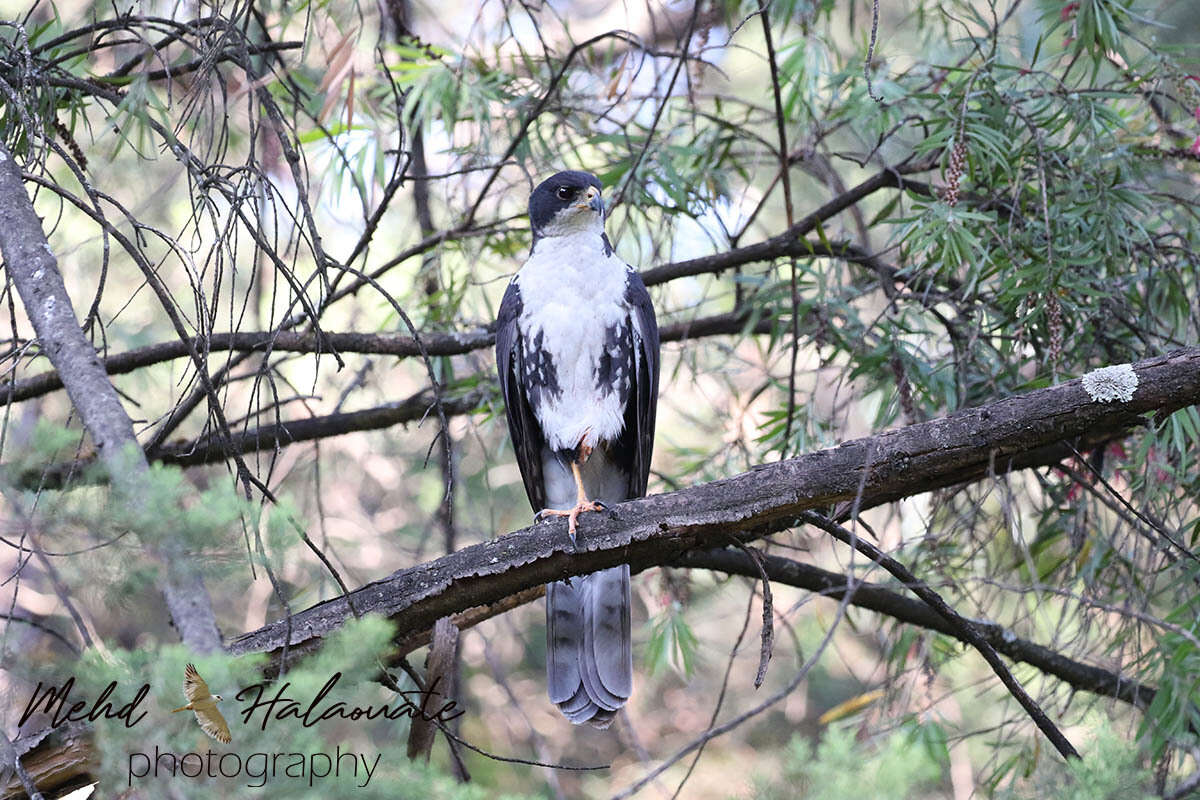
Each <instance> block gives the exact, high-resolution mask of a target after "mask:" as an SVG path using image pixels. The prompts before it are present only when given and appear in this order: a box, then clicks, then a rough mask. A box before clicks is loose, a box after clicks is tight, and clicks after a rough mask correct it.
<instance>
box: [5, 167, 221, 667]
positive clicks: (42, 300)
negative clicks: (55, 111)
mask: <svg viewBox="0 0 1200 800" xmlns="http://www.w3.org/2000/svg"><path fill="white" fill-rule="evenodd" d="M0 220H3V224H2V225H0V252H2V253H3V255H4V264H5V268H6V269H7V270H8V274H9V276H10V277H11V278H12V281H13V284H14V285H15V286H16V288H17V293H18V294H19V295H20V297H21V303H22V304H23V305H24V307H25V312H26V314H27V315H28V316H29V320H30V322H31V323H32V324H33V329H34V332H35V333H36V334H37V337H38V340H39V342H40V343H41V347H42V351H43V352H45V353H46V355H47V357H49V359H50V363H51V364H53V365H54V369H55V372H56V373H57V374H58V375H60V376H61V378H62V382H63V386H64V387H65V388H66V390H67V395H68V396H69V397H70V398H71V403H72V405H73V406H74V407H75V410H76V411H77V412H78V413H79V417H80V420H81V421H82V422H83V426H84V428H86V429H87V432H88V433H89V434H90V435H91V437H92V442H93V444H94V445H95V448H96V451H97V453H98V454H99V457H100V460H101V461H102V462H103V463H104V464H105V466H107V467H108V470H109V473H110V475H111V476H112V479H113V481H114V483H115V485H116V486H117V488H118V489H119V490H120V491H121V492H123V493H124V495H125V496H126V497H129V498H131V499H134V500H135V501H136V498H137V497H138V496H139V491H140V488H141V478H142V476H143V475H145V473H146V471H147V470H148V468H149V467H148V465H147V462H146V458H145V455H144V454H143V452H142V449H141V447H140V446H139V445H138V442H137V439H136V437H135V436H134V434H133V424H132V423H131V422H130V420H129V415H128V414H126V413H125V408H124V406H122V405H121V400H120V398H119V397H118V396H117V392H116V389H114V388H113V385H112V383H110V382H109V379H108V375H107V374H106V373H105V371H104V367H103V366H102V365H101V364H100V359H99V356H98V355H97V353H96V349H95V348H94V347H92V345H91V343H90V342H88V340H87V338H86V337H85V336H84V335H83V331H81V330H80V328H79V319H78V317H77V316H76V314H75V310H74V306H73V305H72V303H71V298H70V296H69V295H68V294H67V288H66V286H65V284H64V283H63V278H62V273H61V272H59V269H58V261H57V259H56V258H55V257H54V252H53V251H52V250H51V249H50V243H49V242H48V241H47V240H46V235H45V232H44V231H43V230H42V223H41V220H40V219H38V216H37V214H36V212H35V211H34V208H33V203H31V202H30V200H29V195H28V194H26V191H25V185H24V183H23V181H22V177H21V170H20V168H19V167H18V166H17V163H16V162H15V161H14V160H13V158H12V156H11V154H10V153H9V151H8V149H7V148H6V147H5V146H4V145H3V144H0ZM157 555H158V557H159V558H160V559H161V560H162V561H163V562H164V563H165V564H166V570H167V580H166V581H165V583H164V586H163V595H164V597H165V599H166V601H167V607H168V609H169V610H170V613H171V619H172V620H173V621H174V623H175V626H176V628H177V629H178V631H179V634H180V636H181V637H182V639H183V640H184V642H186V643H187V644H188V645H189V646H191V647H193V648H195V649H196V650H198V651H211V650H216V649H219V648H220V646H221V638H220V634H219V633H218V632H217V625H216V619H215V617H214V616H213V613H212V607H211V604H210V601H209V598H208V593H207V591H206V590H205V588H204V583H203V581H202V580H201V578H200V574H199V572H198V571H196V570H195V569H194V568H192V567H191V566H190V565H189V564H188V562H187V559H186V557H185V556H184V554H183V553H182V552H180V551H179V550H178V548H175V547H173V546H172V545H170V544H169V543H168V545H167V546H166V547H165V548H164V550H163V552H161V553H158V554H157Z"/></svg>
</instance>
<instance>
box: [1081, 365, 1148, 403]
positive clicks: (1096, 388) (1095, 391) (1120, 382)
mask: <svg viewBox="0 0 1200 800" xmlns="http://www.w3.org/2000/svg"><path fill="white" fill-rule="evenodd" d="M1137 387H1138V377H1137V373H1136V372H1134V371H1133V366H1132V365H1130V364H1118V365H1117V366H1114V367H1101V368H1100V369H1094V370H1092V371H1091V372H1089V373H1088V374H1086V375H1084V376H1083V390H1084V391H1085V392H1087V393H1088V397H1090V398H1092V399H1093V400H1094V401H1096V402H1097V403H1111V402H1113V401H1114V400H1120V401H1121V402H1122V403H1128V402H1129V401H1130V400H1132V399H1133V393H1134V392H1136V391H1137Z"/></svg>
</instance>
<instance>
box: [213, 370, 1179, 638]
mask: <svg viewBox="0 0 1200 800" xmlns="http://www.w3.org/2000/svg"><path fill="white" fill-rule="evenodd" d="M1133 368H1134V371H1135V372H1136V374H1137V377H1138V380H1139V385H1138V388H1137V391H1136V393H1135V394H1134V396H1133V398H1132V399H1131V400H1130V401H1129V402H1120V401H1117V402H1112V403H1101V402H1096V401H1094V400H1092V399H1091V397H1090V396H1089V395H1088V393H1087V392H1086V391H1085V390H1084V389H1083V387H1082V385H1081V381H1080V380H1073V381H1070V382H1068V383H1064V384H1060V385H1058V386H1052V387H1049V388H1046V389H1040V390H1037V391H1033V392H1029V393H1027V394H1022V395H1017V396H1014V397H1010V398H1007V399H1004V400H1000V401H998V402H995V403H991V404H988V405H986V406H981V407H978V408H972V409H967V410H964V411H960V412H958V413H956V414H953V415H951V416H948V417H945V418H942V419H937V420H932V421H929V422H923V423H920V424H916V425H909V426H907V427H904V428H899V429H896V430H892V431H887V432H884V433H880V434H877V435H875V436H872V437H868V438H865V439H858V440H855V441H851V442H846V443H844V444H842V445H841V446H839V447H835V448H830V449H828V450H821V451H818V452H815V453H809V454H806V455H803V456H800V457H798V458H794V459H789V460H787V461H782V462H778V463H774V464H769V465H764V466H761V467H758V468H756V469H753V470H750V471H749V472H745V473H742V474H740V475H735V476H733V477H730V478H725V479H723V480H719V481H714V482H712V483H708V484H704V485H701V486H695V487H692V488H689V489H684V490H681V491H677V492H671V493H668V494H662V495H655V496H652V497H647V498H644V499H640V500H635V501H631V502H628V503H622V504H621V505H619V506H616V507H615V508H614V509H613V510H612V512H611V513H610V514H607V515H605V514H593V515H588V516H587V517H586V519H585V520H584V521H583V524H582V525H581V528H580V534H579V549H578V550H574V551H573V550H572V549H571V545H570V540H569V539H568V537H567V535H566V531H565V523H562V522H561V521H557V520H552V521H547V522H543V523H540V524H538V525H535V526H533V527H530V528H526V529H524V530H521V531H517V532H515V533H512V534H509V535H507V536H503V537H500V538H498V539H495V540H492V541H490V542H484V543H482V544H477V545H473V546H471V547H467V548H464V549H462V550H459V551H458V552H455V553H452V554H450V555H448V556H445V557H443V558H439V559H437V560H436V561H432V562H429V563H426V564H421V565H418V566H414V567H409V568H407V569H403V570H400V571H398V572H396V573H394V574H393V575H391V576H390V577H388V578H385V579H383V580H380V581H376V582H374V583H370V584H367V585H366V586H364V587H362V588H361V589H358V590H356V591H354V592H351V593H350V594H349V595H348V596H347V597H338V598H334V599H332V600H328V601H325V602H323V603H320V604H318V605H315V606H313V607H312V608H309V609H307V610H305V611H302V612H300V613H299V614H296V615H294V616H293V617H292V618H291V630H292V637H291V646H292V648H293V652H303V651H306V650H309V649H311V648H314V647H317V646H319V644H320V640H321V639H322V637H324V636H326V635H328V634H329V633H330V632H332V631H334V630H336V629H337V628H338V627H340V626H341V624H342V623H343V622H344V621H345V619H346V618H347V617H348V616H350V615H351V614H352V613H359V614H362V613H368V612H377V613H381V614H384V615H386V616H388V617H391V618H392V619H393V620H394V621H395V622H396V623H397V625H398V633H399V635H401V636H405V635H409V634H412V633H414V632H418V631H423V630H426V629H428V628H430V627H431V626H432V625H433V623H434V622H435V621H436V620H437V619H438V618H439V617H443V616H447V615H449V614H454V613H457V612H461V611H464V610H466V609H468V608H472V607H474V606H480V605H487V604H490V603H495V602H497V601H500V600H502V599H503V598H505V597H507V596H509V595H511V594H514V593H516V592H519V591H521V590H523V589H527V588H529V587H531V586H537V585H539V584H544V583H548V582H550V581H554V580H560V579H562V578H565V577H569V576H572V575H582V574H585V573H588V572H593V571H595V570H598V569H603V568H605V567H611V566H615V565H617V564H620V563H629V564H630V565H631V566H632V567H633V568H634V569H635V570H637V569H643V568H645V567H647V566H650V565H655V564H665V563H671V562H672V561H674V560H675V559H677V558H679V557H680V556H681V555H682V554H683V553H685V552H688V551H690V550H697V549H699V550H709V549H712V548H714V547H720V546H724V545H725V544H726V543H727V542H728V539H729V537H730V536H731V535H733V536H737V537H739V538H741V539H743V540H749V539H753V538H756V537H761V536H765V535H767V534H769V533H772V532H776V531H779V530H783V529H786V528H789V527H792V526H793V525H794V524H795V519H796V516H797V515H798V514H799V513H800V512H802V511H806V510H809V509H814V508H822V507H828V506H831V505H833V504H835V503H838V502H841V501H847V500H851V499H854V498H856V496H858V497H859V499H860V505H861V506H862V507H869V506H871V505H875V504H877V503H880V502H887V501H889V500H892V499H895V498H897V497H903V496H908V495H915V494H920V493H922V492H926V491H929V490H931V489H935V488H939V487H945V486H951V485H955V484H959V483H962V482H964V481H969V480H975V479H978V478H979V477H982V476H985V475H989V474H996V475H1000V474H1003V473H1005V472H1008V471H1011V470H1014V469H1022V468H1025V467H1031V466H1041V465H1047V464H1053V463H1056V462H1057V461H1059V460H1061V459H1062V458H1063V457H1065V456H1066V455H1067V454H1069V453H1070V452H1071V450H1070V447H1071V446H1074V447H1076V448H1079V449H1085V448H1089V447H1092V446H1094V445H1095V444H1096V443H1099V442H1104V441H1107V440H1109V439H1112V438H1113V437H1115V436H1117V435H1119V434H1120V433H1121V432H1123V431H1126V430H1128V429H1129V428H1130V427H1133V426H1135V425H1138V424H1140V423H1142V422H1144V415H1145V414H1147V413H1148V412H1149V413H1157V414H1165V413H1169V412H1172V411H1175V410H1177V409H1179V408H1183V407H1185V406H1190V405H1195V404H1197V403H1200V348H1191V349H1187V350H1181V351H1178V352H1176V353H1173V354H1170V355H1167V356H1160V357H1157V358H1151V359H1146V360H1144V361H1140V362H1138V363H1136V364H1134V365H1133ZM351 604H353V612H352V610H351ZM286 627H287V626H286V625H285V623H284V622H283V621H279V622H273V623H271V624H269V625H266V626H264V627H262V628H260V629H258V630H256V631H251V632H249V633H246V634H244V635H242V636H240V637H238V638H237V639H235V640H233V641H232V642H231V644H230V649H231V650H232V651H233V652H235V653H246V652H263V651H270V652H274V651H277V650H278V649H279V648H281V646H282V645H283V636H284V631H285V629H286Z"/></svg>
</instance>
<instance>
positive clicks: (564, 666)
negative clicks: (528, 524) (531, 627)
mask: <svg viewBox="0 0 1200 800" xmlns="http://www.w3.org/2000/svg"><path fill="white" fill-rule="evenodd" d="M629 608H630V598H629V565H628V564H622V565H621V566H619V567H612V568H611V569H604V570H600V571H599V572H593V573H592V574H591V575H584V576H582V577H577V578H571V579H570V580H566V581H558V582H556V583H552V584H550V585H549V586H547V587H546V677H547V680H546V682H547V687H548V688H549V691H550V700H551V701H552V702H554V703H555V704H557V705H558V708H559V710H560V711H562V713H563V714H564V715H565V716H566V718H567V719H569V720H571V722H573V723H575V724H576V725H579V724H581V723H584V722H590V723H591V724H592V725H594V726H595V727H597V728H607V727H608V726H609V725H610V724H612V721H613V717H614V716H616V713H617V710H618V709H619V708H621V706H623V705H625V701H626V700H628V699H629V695H630V694H631V693H632V692H633V644H632V640H631V639H630V633H629Z"/></svg>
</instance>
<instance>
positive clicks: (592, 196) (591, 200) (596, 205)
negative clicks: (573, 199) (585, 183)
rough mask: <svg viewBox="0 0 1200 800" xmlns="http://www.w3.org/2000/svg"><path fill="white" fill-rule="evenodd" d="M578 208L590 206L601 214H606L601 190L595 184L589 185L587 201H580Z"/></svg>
mask: <svg viewBox="0 0 1200 800" xmlns="http://www.w3.org/2000/svg"><path fill="white" fill-rule="evenodd" d="M576 207H577V208H590V209H591V210H592V211H595V212H596V213H597V214H599V215H600V216H604V199H603V198H602V197H601V196H600V190H599V189H597V188H596V187H595V186H589V187H588V189H587V202H586V203H579V204H577V206H576Z"/></svg>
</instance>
